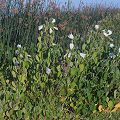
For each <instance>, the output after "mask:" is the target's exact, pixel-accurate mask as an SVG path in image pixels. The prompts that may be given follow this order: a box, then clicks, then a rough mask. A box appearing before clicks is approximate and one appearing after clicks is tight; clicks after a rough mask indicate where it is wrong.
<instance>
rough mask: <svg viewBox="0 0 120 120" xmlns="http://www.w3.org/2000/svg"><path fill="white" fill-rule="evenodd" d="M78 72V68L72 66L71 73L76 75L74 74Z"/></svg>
mask: <svg viewBox="0 0 120 120" xmlns="http://www.w3.org/2000/svg"><path fill="white" fill-rule="evenodd" d="M76 73H77V70H76V68H72V69H71V72H70V75H71V76H74V75H76Z"/></svg>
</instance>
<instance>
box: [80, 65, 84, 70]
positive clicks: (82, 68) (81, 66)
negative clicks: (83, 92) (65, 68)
mask: <svg viewBox="0 0 120 120" xmlns="http://www.w3.org/2000/svg"><path fill="white" fill-rule="evenodd" d="M83 70H84V64H80V72H83Z"/></svg>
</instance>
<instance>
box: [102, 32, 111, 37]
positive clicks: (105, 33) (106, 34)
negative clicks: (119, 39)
mask: <svg viewBox="0 0 120 120" xmlns="http://www.w3.org/2000/svg"><path fill="white" fill-rule="evenodd" d="M103 34H104V35H105V37H108V36H109V35H111V34H112V31H111V30H108V31H105V30H103Z"/></svg>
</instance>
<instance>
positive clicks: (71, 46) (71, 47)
mask: <svg viewBox="0 0 120 120" xmlns="http://www.w3.org/2000/svg"><path fill="white" fill-rule="evenodd" d="M73 48H74V44H73V42H72V43H70V49H71V50H72V49H73Z"/></svg>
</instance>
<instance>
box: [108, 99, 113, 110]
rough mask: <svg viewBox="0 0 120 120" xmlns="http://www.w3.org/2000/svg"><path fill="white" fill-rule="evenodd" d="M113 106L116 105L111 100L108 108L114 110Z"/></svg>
mask: <svg viewBox="0 0 120 120" xmlns="http://www.w3.org/2000/svg"><path fill="white" fill-rule="evenodd" d="M113 106H114V104H113V102H112V101H111V100H110V101H109V102H108V107H109V108H110V109H112V108H113Z"/></svg>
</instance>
